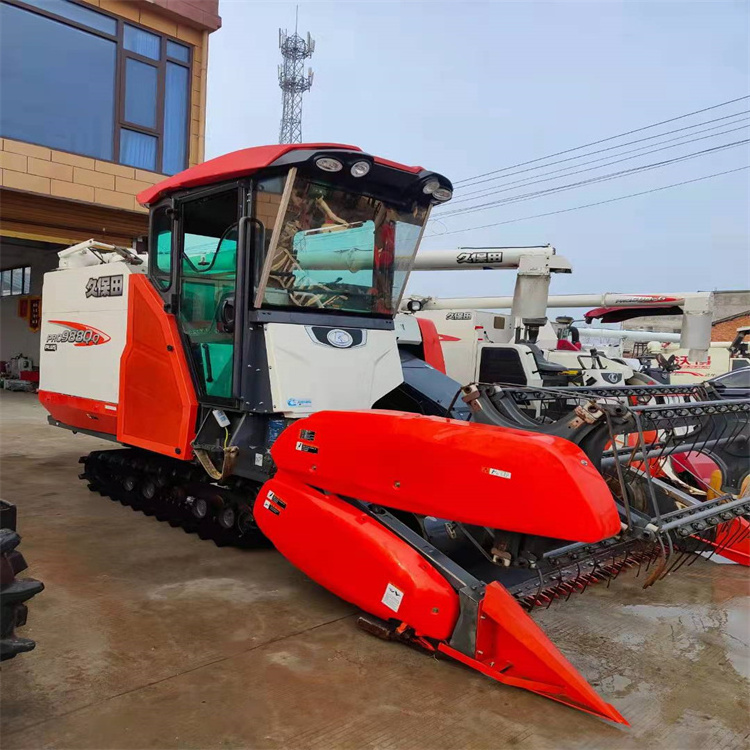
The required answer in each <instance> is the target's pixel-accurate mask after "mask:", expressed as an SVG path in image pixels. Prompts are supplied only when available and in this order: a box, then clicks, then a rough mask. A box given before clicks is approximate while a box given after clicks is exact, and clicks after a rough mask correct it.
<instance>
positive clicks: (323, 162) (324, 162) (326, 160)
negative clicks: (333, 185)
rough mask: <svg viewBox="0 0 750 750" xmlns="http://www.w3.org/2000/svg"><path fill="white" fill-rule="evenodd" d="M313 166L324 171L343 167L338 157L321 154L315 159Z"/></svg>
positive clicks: (337, 169) (334, 170)
mask: <svg viewBox="0 0 750 750" xmlns="http://www.w3.org/2000/svg"><path fill="white" fill-rule="evenodd" d="M315 166H317V167H318V169H322V170H323V171H324V172H340V171H341V170H342V169H343V168H344V165H343V164H342V163H341V162H340V161H339V160H338V159H334V158H332V157H330V156H321V157H320V159H316V160H315Z"/></svg>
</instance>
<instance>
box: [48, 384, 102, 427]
mask: <svg viewBox="0 0 750 750" xmlns="http://www.w3.org/2000/svg"><path fill="white" fill-rule="evenodd" d="M39 403H41V405H42V406H43V407H44V408H45V409H46V410H47V411H48V412H49V413H50V415H51V416H52V418H53V419H56V420H57V421H58V422H62V423H63V424H64V425H67V426H68V427H80V428H81V429H83V430H93V431H94V432H106V433H109V434H110V435H115V434H116V433H117V404H109V403H107V402H106V401H96V400H94V399H93V398H82V397H81V396H68V395H66V394H64V393H52V392H51V391H39Z"/></svg>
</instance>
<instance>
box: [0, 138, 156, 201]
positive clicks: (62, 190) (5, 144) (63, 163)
mask: <svg viewBox="0 0 750 750" xmlns="http://www.w3.org/2000/svg"><path fill="white" fill-rule="evenodd" d="M163 179H164V175H160V174H156V173H155V172H146V171H144V170H142V169H134V168H133V167H125V166H123V165H122V164H114V163H112V162H109V161H100V160H99V159H91V158H89V157H88V156H77V155H76V154H69V153H67V152H65V151H55V150H54V149H49V148H45V147H44V146H34V145H32V144H30V143H23V142H21V141H12V140H10V139H9V138H0V186H1V187H3V188H9V189H11V190H23V191H25V192H29V193H37V194H39V195H49V196H51V197H53V198H64V199H67V200H75V201H84V202H86V203H96V204H98V205H101V206H112V207H113V208H124V209H126V210H127V211H139V212H143V213H145V212H146V209H144V208H143V207H142V206H139V205H138V203H137V202H136V200H135V196H136V195H137V194H138V193H139V192H140V191H141V190H145V189H146V188H147V187H150V186H151V185H154V184H155V183H157V182H159V181H161V180H163Z"/></svg>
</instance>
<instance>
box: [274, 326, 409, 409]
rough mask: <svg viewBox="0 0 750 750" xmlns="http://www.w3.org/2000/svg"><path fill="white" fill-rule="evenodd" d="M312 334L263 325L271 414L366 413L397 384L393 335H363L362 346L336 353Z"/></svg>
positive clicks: (304, 329) (399, 378) (306, 330)
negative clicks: (326, 411) (271, 400)
mask: <svg viewBox="0 0 750 750" xmlns="http://www.w3.org/2000/svg"><path fill="white" fill-rule="evenodd" d="M311 328H312V327H311V326H304V325H296V324H291V323H266V325H265V333H266V355H267V357H268V366H269V373H268V374H269V376H270V380H271V395H272V398H273V409H274V411H279V412H283V413H284V414H285V415H286V416H288V417H301V416H304V415H307V414H312V413H313V412H317V411H323V410H325V409H330V410H335V411H343V410H348V409H366V408H368V407H370V406H372V404H374V403H375V402H376V401H377V400H378V399H379V398H381V397H382V396H385V394H386V393H388V392H390V391H392V390H393V389H394V388H396V387H398V386H399V385H400V384H401V383H402V381H403V375H402V372H401V360H400V359H399V355H398V348H397V345H396V333H395V331H382V330H365V331H364V332H363V333H364V338H363V341H362V343H361V344H359V345H357V346H351V347H349V348H338V347H337V346H331V345H327V344H324V343H320V342H319V341H317V340H316V339H315V338H314V336H313V335H312V333H311ZM334 330H340V329H334ZM347 330H351V329H347Z"/></svg>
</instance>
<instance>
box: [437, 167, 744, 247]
mask: <svg viewBox="0 0 750 750" xmlns="http://www.w3.org/2000/svg"><path fill="white" fill-rule="evenodd" d="M745 169H750V164H748V165H745V166H743V167H737V168H736V169H727V170H725V171H724V172H714V173H713V174H709V175H704V176H703V177H695V178H693V179H692V180H683V181H682V182H674V183H672V184H671V185H662V186H661V187H657V188H652V189H650V190H642V191H640V192H638V193H629V194H628V195H620V196H618V197H617V198H608V199H607V200H603V201H596V202H595V203H585V204H583V205H580V206H572V207H571V208H562V209H559V210H557V211H547V212H546V213H542V214H534V215H533V216H519V217H517V218H515V219H506V220H505V221H496V222H493V223H492V224H482V225H481V226H476V227H465V228H464V229H452V230H451V231H449V232H433V233H432V234H428V235H425V237H443V236H444V235H448V234H459V233H460V232H473V231H475V230H477V229H489V228H491V227H499V226H502V225H504V224H515V223H516V222H519V221H528V220H530V219H540V218H543V217H545V216H554V215H555V214H565V213H569V212H571V211H580V210H581V209H584V208H592V207H594V206H602V205H604V204H606V203H615V202H617V201H623V200H626V199H628V198H636V197H637V196H640V195H649V194H650V193H658V192H660V191H662V190H669V189H671V188H675V187H680V186H681V185H689V184H691V183H694V182H702V181H703V180H710V179H712V178H714V177H721V176H722V175H727V174H732V173H734V172H741V171H742V170H745Z"/></svg>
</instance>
